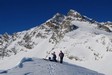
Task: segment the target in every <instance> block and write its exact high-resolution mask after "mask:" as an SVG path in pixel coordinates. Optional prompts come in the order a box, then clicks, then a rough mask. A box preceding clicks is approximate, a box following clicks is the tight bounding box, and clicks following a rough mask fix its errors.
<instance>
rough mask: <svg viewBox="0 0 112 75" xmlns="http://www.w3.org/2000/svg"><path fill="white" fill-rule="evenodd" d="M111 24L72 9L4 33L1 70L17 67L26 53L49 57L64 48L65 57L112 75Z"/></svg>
mask: <svg viewBox="0 0 112 75" xmlns="http://www.w3.org/2000/svg"><path fill="white" fill-rule="evenodd" d="M111 25H112V24H111V22H107V23H106V22H105V23H99V22H97V21H95V20H93V19H90V18H88V17H86V16H83V15H81V14H80V13H78V12H77V11H75V10H70V11H69V12H68V13H67V15H63V14H60V13H57V14H56V15H54V16H53V17H52V18H51V19H49V20H48V21H46V22H45V23H43V24H41V25H40V26H37V27H34V28H31V29H29V30H26V31H22V32H18V33H14V34H13V35H9V34H8V33H5V34H3V35H0V58H1V60H0V65H1V66H0V70H4V69H5V70H6V69H10V68H13V67H14V66H15V65H17V64H18V62H20V61H21V60H22V59H23V58H24V57H38V58H48V57H49V56H50V54H51V53H52V52H53V51H55V52H56V53H57V55H58V53H59V51H60V50H62V51H63V52H64V53H65V58H64V61H66V62H69V63H72V64H76V65H79V66H82V67H85V68H88V69H91V70H94V71H97V72H99V73H103V74H106V75H112V67H111V63H112V60H111V57H112V33H111V31H112V30H111V28H112V26H111ZM57 59H58V58H57ZM7 62H8V64H7ZM12 63H13V64H12Z"/></svg>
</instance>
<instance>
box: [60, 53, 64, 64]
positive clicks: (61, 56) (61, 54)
mask: <svg viewBox="0 0 112 75" xmlns="http://www.w3.org/2000/svg"><path fill="white" fill-rule="evenodd" d="M59 57H60V63H63V57H64V53H63V52H62V51H60V53H59Z"/></svg>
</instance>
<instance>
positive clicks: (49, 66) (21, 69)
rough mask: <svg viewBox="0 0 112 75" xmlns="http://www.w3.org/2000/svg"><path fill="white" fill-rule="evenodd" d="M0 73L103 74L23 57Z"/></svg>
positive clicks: (23, 74) (37, 74) (33, 74)
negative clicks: (10, 67)
mask: <svg viewBox="0 0 112 75" xmlns="http://www.w3.org/2000/svg"><path fill="white" fill-rule="evenodd" d="M0 75H103V74H101V73H98V72H95V71H92V70H89V69H86V68H83V67H80V66H76V65H72V64H68V63H66V62H64V63H63V64H60V63H56V62H50V61H46V60H42V59H36V58H33V59H32V58H23V59H22V60H21V62H20V64H19V65H17V66H16V67H14V68H12V69H9V70H5V71H1V72H0Z"/></svg>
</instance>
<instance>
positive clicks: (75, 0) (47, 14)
mask: <svg viewBox="0 0 112 75" xmlns="http://www.w3.org/2000/svg"><path fill="white" fill-rule="evenodd" d="M70 9H74V10H76V11H78V12H80V13H81V14H82V15H86V16H88V17H90V18H93V19H95V20H97V21H99V22H102V21H112V1H111V0H0V34H3V33H5V32H7V33H9V34H12V33H14V32H19V31H23V30H27V29H29V28H32V27H35V26H37V25H40V24H41V23H43V22H45V21H46V20H48V19H49V18H51V17H52V16H53V15H55V14H56V13H57V12H59V13H62V14H65V15H66V13H67V12H68V11H69V10H70Z"/></svg>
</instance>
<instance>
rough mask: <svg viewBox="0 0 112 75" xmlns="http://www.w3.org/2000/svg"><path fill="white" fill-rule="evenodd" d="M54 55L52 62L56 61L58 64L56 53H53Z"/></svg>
mask: <svg viewBox="0 0 112 75" xmlns="http://www.w3.org/2000/svg"><path fill="white" fill-rule="evenodd" d="M52 55H53V57H52V61H55V62H57V60H56V54H55V52H53V53H52Z"/></svg>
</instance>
